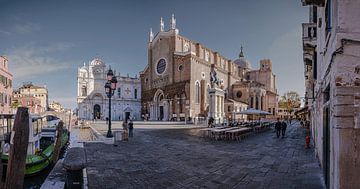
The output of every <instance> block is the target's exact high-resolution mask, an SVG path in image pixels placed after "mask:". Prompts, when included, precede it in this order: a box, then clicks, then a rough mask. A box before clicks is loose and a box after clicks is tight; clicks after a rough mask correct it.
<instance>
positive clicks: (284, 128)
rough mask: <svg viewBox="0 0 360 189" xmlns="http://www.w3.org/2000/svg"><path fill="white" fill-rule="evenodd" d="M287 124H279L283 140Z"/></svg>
mask: <svg viewBox="0 0 360 189" xmlns="http://www.w3.org/2000/svg"><path fill="white" fill-rule="evenodd" d="M286 127H287V124H286V122H285V121H283V122H282V123H281V135H282V137H283V138H284V137H285V131H286Z"/></svg>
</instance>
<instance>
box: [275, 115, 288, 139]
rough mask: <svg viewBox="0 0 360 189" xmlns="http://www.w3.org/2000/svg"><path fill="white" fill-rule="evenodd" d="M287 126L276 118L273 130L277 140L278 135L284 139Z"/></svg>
mask: <svg viewBox="0 0 360 189" xmlns="http://www.w3.org/2000/svg"><path fill="white" fill-rule="evenodd" d="M286 127H287V124H286V122H285V121H280V119H279V118H277V122H276V123H275V129H276V136H277V137H278V138H279V137H280V133H281V135H282V138H284V137H285V132H286Z"/></svg>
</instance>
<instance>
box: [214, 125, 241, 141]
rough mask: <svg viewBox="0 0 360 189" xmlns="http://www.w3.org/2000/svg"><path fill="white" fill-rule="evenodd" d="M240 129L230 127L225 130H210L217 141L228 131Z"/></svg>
mask: <svg viewBox="0 0 360 189" xmlns="http://www.w3.org/2000/svg"><path fill="white" fill-rule="evenodd" d="M237 128H238V127H228V128H223V129H217V128H215V129H213V130H210V132H211V133H212V136H213V137H214V138H215V140H217V139H219V138H220V135H221V134H224V133H225V132H226V131H230V130H234V129H237Z"/></svg>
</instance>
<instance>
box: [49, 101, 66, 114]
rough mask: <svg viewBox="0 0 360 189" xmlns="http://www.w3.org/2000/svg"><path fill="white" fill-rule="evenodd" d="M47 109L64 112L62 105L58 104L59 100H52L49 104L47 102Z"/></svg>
mask: <svg viewBox="0 0 360 189" xmlns="http://www.w3.org/2000/svg"><path fill="white" fill-rule="evenodd" d="M49 109H50V110H53V111H55V112H65V109H64V107H63V106H62V105H61V104H60V102H55V101H52V102H51V103H50V104H49Z"/></svg>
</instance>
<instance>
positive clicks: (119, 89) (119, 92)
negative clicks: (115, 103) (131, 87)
mask: <svg viewBox="0 0 360 189" xmlns="http://www.w3.org/2000/svg"><path fill="white" fill-rule="evenodd" d="M117 93H118V97H119V98H121V88H120V87H119V88H118V90H117Z"/></svg>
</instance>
